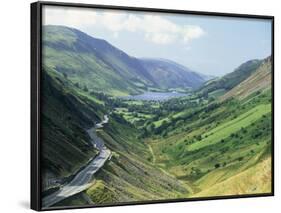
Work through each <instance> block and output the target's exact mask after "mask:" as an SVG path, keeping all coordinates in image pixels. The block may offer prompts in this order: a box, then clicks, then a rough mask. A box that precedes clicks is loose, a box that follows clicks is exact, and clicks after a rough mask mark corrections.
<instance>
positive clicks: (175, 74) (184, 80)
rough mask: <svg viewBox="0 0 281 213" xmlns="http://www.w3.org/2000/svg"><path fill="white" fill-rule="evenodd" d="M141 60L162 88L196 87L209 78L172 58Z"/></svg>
mask: <svg viewBox="0 0 281 213" xmlns="http://www.w3.org/2000/svg"><path fill="white" fill-rule="evenodd" d="M141 61H142V64H143V66H144V67H145V68H146V69H147V70H148V72H149V73H150V75H151V76H152V77H153V79H154V81H155V82H157V83H158V85H159V86H160V87H161V88H177V87H181V88H183V87H184V88H186V87H191V88H193V89H195V88H198V87H199V86H201V85H202V84H203V83H204V82H205V81H206V80H207V76H203V75H201V74H198V73H196V72H194V71H192V70H190V69H188V68H186V67H184V66H182V65H180V64H177V63H175V62H173V61H170V60H165V59H142V60H141Z"/></svg>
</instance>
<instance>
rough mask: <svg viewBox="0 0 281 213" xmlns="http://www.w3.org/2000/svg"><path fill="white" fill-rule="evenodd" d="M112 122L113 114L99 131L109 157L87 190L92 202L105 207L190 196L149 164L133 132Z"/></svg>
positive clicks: (145, 151) (149, 157) (172, 178)
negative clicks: (120, 203)
mask: <svg viewBox="0 0 281 213" xmlns="http://www.w3.org/2000/svg"><path fill="white" fill-rule="evenodd" d="M119 119H120V118H119ZM116 120H118V118H117V117H114V115H113V117H112V120H111V122H110V123H109V125H107V126H106V127H105V129H104V130H101V131H99V135H100V137H102V138H103V139H104V141H105V143H106V146H107V147H108V148H110V149H111V150H112V151H113V156H112V158H111V160H110V162H108V163H107V164H106V166H105V167H104V168H102V170H101V171H100V172H99V173H98V174H97V176H96V177H95V178H96V179H97V181H95V182H94V184H93V186H92V187H91V188H89V189H88V190H87V194H88V195H89V196H90V198H91V199H92V200H93V202H94V203H99V204H106V203H116V202H124V201H126V202H128V201H140V200H156V199H172V198H179V197H186V196H187V195H188V194H189V193H190V192H189V188H188V186H187V185H186V184H184V183H182V182H181V181H179V180H177V179H176V178H175V177H173V176H171V175H167V174H166V173H164V172H163V171H161V170H160V169H159V168H157V167H155V166H154V165H153V164H151V163H150V160H151V158H152V156H151V153H150V152H149V150H148V147H147V146H146V145H145V144H144V143H143V142H141V141H139V140H138V139H137V138H136V136H137V130H136V129H135V128H133V127H130V126H128V125H126V124H124V123H123V124H122V122H120V120H119V121H118V122H117V121H116Z"/></svg>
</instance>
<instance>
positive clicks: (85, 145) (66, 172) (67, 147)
mask: <svg viewBox="0 0 281 213" xmlns="http://www.w3.org/2000/svg"><path fill="white" fill-rule="evenodd" d="M42 82H43V83H42V114H41V115H42V136H41V137H42V172H43V175H42V176H43V178H44V180H43V182H44V183H47V182H48V180H50V179H56V180H59V181H62V180H63V179H64V178H66V177H68V176H70V175H72V174H73V173H74V172H76V171H77V170H78V169H80V167H81V166H83V165H85V164H86V163H87V162H88V160H90V159H91V158H92V157H93V156H95V154H96V153H97V150H95V148H94V147H93V145H92V144H91V142H90V138H89V136H88V134H87V132H86V131H85V129H87V128H89V127H91V126H93V125H94V122H95V121H98V120H99V117H101V115H102V114H103V109H102V105H101V104H100V103H97V102H95V101H93V100H94V99H93V97H92V98H88V97H86V96H85V95H83V92H82V90H80V89H78V88H76V87H75V86H74V85H73V84H72V83H71V82H69V81H68V80H67V79H66V78H64V77H63V76H62V75H61V74H59V73H58V72H56V71H55V70H52V69H50V68H46V67H44V68H43V71H42ZM48 185H52V184H48ZM44 188H49V187H48V186H46V187H44Z"/></svg>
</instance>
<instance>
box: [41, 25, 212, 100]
mask: <svg viewBox="0 0 281 213" xmlns="http://www.w3.org/2000/svg"><path fill="white" fill-rule="evenodd" d="M43 31H44V33H43V46H44V50H43V54H44V64H45V65H46V66H48V67H51V68H54V69H56V70H57V71H58V72H60V73H64V74H65V75H67V76H68V78H69V79H70V80H72V82H74V83H78V84H80V86H82V87H87V88H88V89H91V90H99V91H103V92H105V93H110V94H112V95H126V94H137V93H141V92H143V91H147V90H150V89H153V88H154V89H155V88H156V89H170V88H178V87H181V88H183V87H185V88H186V87H189V88H193V89H196V88H198V87H200V86H201V85H202V84H203V83H204V82H205V81H206V80H207V79H208V77H207V76H204V75H202V74H200V73H197V72H194V71H192V70H190V69H189V68H187V67H185V66H183V65H180V64H177V63H175V62H173V61H170V60H163V59H139V58H135V57H131V56H129V55H128V54H126V53H125V52H123V51H122V50H120V49H118V48H116V47H114V46H113V45H111V44H110V43H108V42H107V41H105V40H102V39H97V38H94V37H91V36H89V35H87V34H85V33H83V32H81V31H79V30H77V29H73V28H69V27H64V26H45V27H44V28H43Z"/></svg>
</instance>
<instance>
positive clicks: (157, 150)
mask: <svg viewBox="0 0 281 213" xmlns="http://www.w3.org/2000/svg"><path fill="white" fill-rule="evenodd" d="M182 119H183V121H182V122H179V121H177V122H179V123H180V125H177V124H172V123H171V124H170V125H173V128H169V125H168V126H166V127H165V129H166V130H167V131H168V132H167V133H166V134H165V135H166V136H164V137H163V136H160V137H156V138H155V139H151V138H150V139H148V140H147V143H148V144H149V145H150V146H151V149H152V152H153V153H154V157H155V159H154V161H155V163H156V164H157V165H158V166H159V167H161V168H163V169H165V170H167V171H168V172H169V173H171V174H173V175H174V176H176V177H177V178H178V179H180V180H182V181H185V182H186V183H188V184H191V185H192V187H193V191H194V194H193V195H192V196H201V195H204V196H210V195H221V194H219V193H222V194H227V193H231V194H235V193H239V194H243V193H259V192H262V191H263V192H269V191H270V190H271V179H270V177H269V173H270V164H269V162H270V160H268V159H269V158H270V150H271V148H270V147H271V91H270V90H264V91H262V92H256V93H255V94H253V95H251V96H248V97H247V98H245V99H243V100H242V101H239V100H235V99H230V100H227V101H225V102H222V103H216V102H215V103H212V104H209V105H208V106H205V107H204V108H202V107H198V108H197V110H196V109H194V111H193V112H192V113H191V114H186V117H182ZM162 135H163V134H162ZM261 162H262V163H261ZM263 167H266V168H265V169H264V168H263ZM255 171H263V173H257V174H256V175H255ZM250 175H253V176H252V177H251V179H249V181H248V182H247V183H249V182H252V184H246V182H245V183H244V182H243V186H242V185H241V183H239V180H241V178H243V177H247V176H250ZM265 177H269V178H268V179H266V178H265ZM261 181H262V183H263V185H262V186H258V184H259V183H261ZM226 183H227V184H228V185H229V187H228V188H225V191H223V192H222V190H223V189H222V188H220V187H221V186H222V185H225V184H226ZM210 186H212V188H209V187H210ZM235 187H240V188H239V189H238V188H237V190H233V191H231V189H234V188H235ZM201 192H202V193H201ZM197 193H199V194H197Z"/></svg>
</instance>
